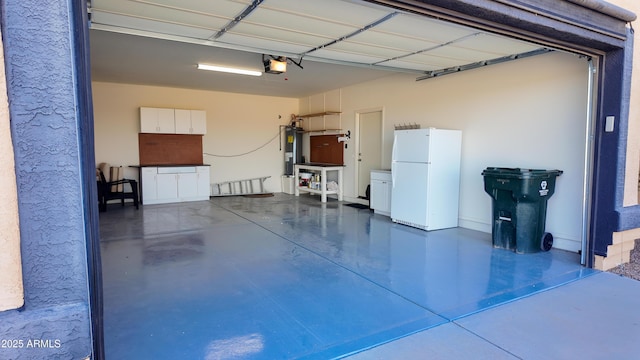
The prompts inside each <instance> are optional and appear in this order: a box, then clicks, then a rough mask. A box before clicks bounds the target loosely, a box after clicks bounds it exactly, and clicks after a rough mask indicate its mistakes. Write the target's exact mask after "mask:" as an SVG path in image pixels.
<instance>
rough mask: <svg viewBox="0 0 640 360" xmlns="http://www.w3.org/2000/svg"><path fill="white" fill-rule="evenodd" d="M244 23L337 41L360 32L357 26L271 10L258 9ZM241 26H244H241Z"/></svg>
mask: <svg viewBox="0 0 640 360" xmlns="http://www.w3.org/2000/svg"><path fill="white" fill-rule="evenodd" d="M243 23H247V24H256V25H263V26H268V27H276V28H281V29H285V30H289V31H293V32H301V33H307V34H314V35H319V36H325V37H328V38H332V39H337V38H339V37H341V36H343V35H345V34H349V33H352V32H354V31H356V30H358V27H356V26H350V25H346V24H340V23H335V22H331V21H326V20H323V19H318V18H316V17H312V16H309V15H306V16H300V15H297V14H291V13H286V12H280V11H273V10H269V9H257V10H256V11H254V12H252V13H251V15H249V16H248V17H247V18H246V19H245V20H244V21H243ZM239 26H242V24H240V25H239Z"/></svg>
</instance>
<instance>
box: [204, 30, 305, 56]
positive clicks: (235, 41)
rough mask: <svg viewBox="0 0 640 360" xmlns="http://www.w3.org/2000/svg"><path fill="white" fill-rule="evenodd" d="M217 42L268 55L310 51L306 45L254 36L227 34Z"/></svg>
mask: <svg viewBox="0 0 640 360" xmlns="http://www.w3.org/2000/svg"><path fill="white" fill-rule="evenodd" d="M217 42H220V43H225V44H228V45H230V46H231V47H234V46H239V47H246V48H248V50H250V51H253V52H259V53H267V54H270V55H288V54H301V53H304V52H305V51H307V50H308V49H309V47H308V46H306V45H300V44H292V43H286V42H283V41H277V40H272V39H269V38H261V37H254V36H246V35H240V34H233V33H231V34H230V33H227V34H225V35H224V36H223V37H221V38H220V39H218V41H217Z"/></svg>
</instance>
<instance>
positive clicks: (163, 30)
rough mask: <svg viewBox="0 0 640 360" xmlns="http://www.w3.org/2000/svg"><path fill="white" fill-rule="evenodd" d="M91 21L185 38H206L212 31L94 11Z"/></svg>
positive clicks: (96, 23) (97, 23)
mask: <svg viewBox="0 0 640 360" xmlns="http://www.w3.org/2000/svg"><path fill="white" fill-rule="evenodd" d="M91 18H92V23H93V24H95V25H107V26H109V27H112V26H113V27H118V28H122V29H123V30H124V29H132V30H140V31H145V32H151V33H157V34H160V35H162V34H164V35H177V36H183V37H187V38H196V39H207V38H208V37H210V36H211V35H212V34H213V33H214V32H212V30H211V29H203V28H197V27H190V26H184V25H179V24H174V23H167V22H160V21H155V20H149V19H143V18H138V17H131V16H125V15H119V14H112V13H106V12H102V11H94V12H93V14H92V15H91Z"/></svg>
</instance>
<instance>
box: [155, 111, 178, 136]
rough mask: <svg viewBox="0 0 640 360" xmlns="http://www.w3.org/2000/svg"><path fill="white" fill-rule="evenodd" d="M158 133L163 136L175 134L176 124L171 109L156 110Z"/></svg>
mask: <svg viewBox="0 0 640 360" xmlns="http://www.w3.org/2000/svg"><path fill="white" fill-rule="evenodd" d="M158 128H159V129H160V130H159V131H158V132H160V133H163V134H175V133H176V123H175V113H174V110H173V109H158Z"/></svg>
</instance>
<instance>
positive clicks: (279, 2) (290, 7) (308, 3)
mask: <svg viewBox="0 0 640 360" xmlns="http://www.w3.org/2000/svg"><path fill="white" fill-rule="evenodd" d="M260 8H264V9H274V10H278V11H280V12H283V13H289V14H292V15H294V14H295V15H298V16H301V15H302V16H305V17H310V18H316V19H324V20H325V21H329V22H332V23H339V24H345V25H352V26H354V27H357V28H360V27H364V26H365V25H367V24H370V23H372V22H374V21H376V20H378V19H381V18H383V17H385V16H386V15H387V14H389V13H392V12H393V10H392V9H389V8H384V7H381V6H375V5H373V4H367V3H364V2H357V1H344V0H321V1H319V0H293V1H292V0H268V1H265V2H263V4H262V5H260Z"/></svg>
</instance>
